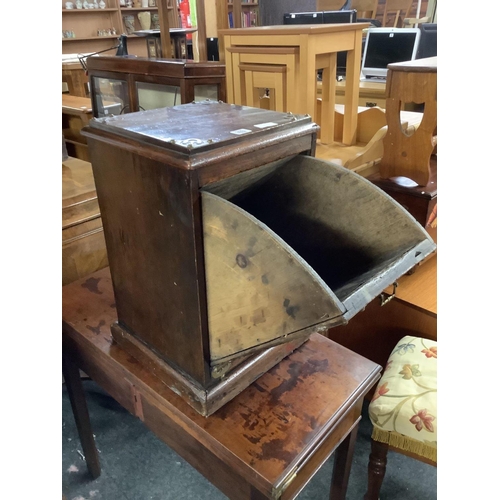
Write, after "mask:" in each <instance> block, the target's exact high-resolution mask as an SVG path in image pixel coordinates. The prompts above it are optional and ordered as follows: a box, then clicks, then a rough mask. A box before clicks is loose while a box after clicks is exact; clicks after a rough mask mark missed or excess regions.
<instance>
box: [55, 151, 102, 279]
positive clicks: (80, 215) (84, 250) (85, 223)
mask: <svg viewBox="0 0 500 500" xmlns="http://www.w3.org/2000/svg"><path fill="white" fill-rule="evenodd" d="M107 265H108V256H107V252H106V243H105V241H104V233H103V231H102V221H101V211H100V210H99V204H98V202H97V194H96V190H95V183H94V176H93V174H92V165H91V164H90V163H89V162H87V161H84V160H80V159H78V158H72V157H69V158H68V159H67V160H64V161H63V162H62V283H63V285H66V284H68V283H71V282H72V281H75V280H77V279H80V278H82V277H84V276H86V275H88V274H89V273H92V272H94V271H97V270H98V269H102V268H103V267H106V266H107Z"/></svg>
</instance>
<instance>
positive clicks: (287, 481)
mask: <svg viewBox="0 0 500 500" xmlns="http://www.w3.org/2000/svg"><path fill="white" fill-rule="evenodd" d="M297 471H298V467H297V466H296V467H294V468H293V469H292V471H291V472H290V475H289V476H288V477H287V478H286V479H285V481H284V482H283V483H282V484H281V486H279V487H278V488H277V489H275V490H274V491H273V493H272V498H281V496H282V495H283V492H284V491H285V490H286V489H287V488H288V486H289V485H290V484H291V482H292V481H293V480H294V479H295V478H296V477H297Z"/></svg>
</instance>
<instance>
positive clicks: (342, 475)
mask: <svg viewBox="0 0 500 500" xmlns="http://www.w3.org/2000/svg"><path fill="white" fill-rule="evenodd" d="M358 427H359V424H357V425H356V427H354V428H353V430H352V431H351V432H350V434H349V435H348V436H347V437H346V438H345V439H344V441H342V443H340V445H339V447H338V448H337V451H336V452H335V461H334V463H333V475H332V484H331V486H330V500H344V499H345V497H346V494H347V485H348V483H349V474H350V473H351V465H352V457H353V455H354V445H355V444H356V436H357V435H358Z"/></svg>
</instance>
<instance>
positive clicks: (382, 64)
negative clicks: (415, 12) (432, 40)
mask: <svg viewBox="0 0 500 500" xmlns="http://www.w3.org/2000/svg"><path fill="white" fill-rule="evenodd" d="M419 41H420V29H419V28H370V29H369V30H368V32H367V34H366V40H365V47H364V50H363V60H362V63H361V77H362V78H363V79H367V78H386V77H387V66H388V65H389V64H392V63H398V62H403V61H413V60H414V59H415V58H416V55H417V49H418V44H419Z"/></svg>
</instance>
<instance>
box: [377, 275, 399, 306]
mask: <svg viewBox="0 0 500 500" xmlns="http://www.w3.org/2000/svg"><path fill="white" fill-rule="evenodd" d="M397 287H398V282H397V281H395V282H394V283H393V284H392V293H385V292H382V293H381V294H380V307H382V306H385V305H386V304H387V303H388V302H390V301H391V300H392V299H393V298H394V297H395V296H396V288H397Z"/></svg>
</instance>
